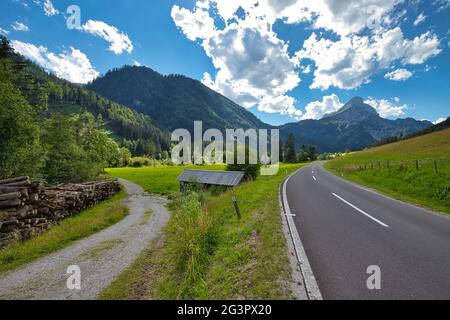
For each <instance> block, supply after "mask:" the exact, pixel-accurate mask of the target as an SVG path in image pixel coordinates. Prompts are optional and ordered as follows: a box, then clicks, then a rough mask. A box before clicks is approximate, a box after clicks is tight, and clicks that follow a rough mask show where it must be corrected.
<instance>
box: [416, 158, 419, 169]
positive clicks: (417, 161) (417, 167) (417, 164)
mask: <svg viewBox="0 0 450 320" xmlns="http://www.w3.org/2000/svg"><path fill="white" fill-rule="evenodd" d="M416 170H417V171H419V160H416Z"/></svg>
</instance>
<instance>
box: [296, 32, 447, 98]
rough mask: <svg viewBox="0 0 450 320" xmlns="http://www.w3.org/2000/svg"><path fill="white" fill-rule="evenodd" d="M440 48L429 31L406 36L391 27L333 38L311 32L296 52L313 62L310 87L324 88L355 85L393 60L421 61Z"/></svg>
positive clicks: (403, 61)
mask: <svg viewBox="0 0 450 320" xmlns="http://www.w3.org/2000/svg"><path fill="white" fill-rule="evenodd" d="M440 52H441V49H439V39H438V38H437V36H436V35H434V34H432V33H431V32H426V33H424V34H422V35H420V36H417V37H416V38H414V39H412V40H409V39H405V38H404V36H403V32H402V31H401V30H400V28H395V29H392V30H388V31H384V32H380V33H377V34H375V35H373V36H372V37H369V36H358V35H351V36H346V37H341V39H340V40H337V41H333V40H330V39H325V38H320V39H318V35H317V34H316V33H313V34H312V35H311V36H310V38H309V39H307V40H306V41H305V42H304V45H303V49H302V50H300V51H299V52H298V53H297V56H298V57H299V59H301V60H302V59H309V60H313V61H314V63H315V65H316V70H315V72H314V81H313V84H312V85H311V88H312V89H322V90H327V89H329V88H330V87H337V88H340V89H355V88H358V87H360V86H361V85H362V84H364V83H368V82H370V79H371V76H372V75H373V73H374V72H376V71H377V70H383V69H386V68H388V67H389V66H390V65H391V64H393V63H394V62H399V63H401V64H402V65H408V64H412V65H415V64H422V63H424V62H425V61H427V60H428V59H429V58H431V57H433V56H435V55H437V54H439V53H440Z"/></svg>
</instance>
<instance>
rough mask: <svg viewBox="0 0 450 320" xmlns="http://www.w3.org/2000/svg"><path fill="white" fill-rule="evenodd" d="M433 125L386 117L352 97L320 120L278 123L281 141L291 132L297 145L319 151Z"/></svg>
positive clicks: (360, 146)
mask: <svg viewBox="0 0 450 320" xmlns="http://www.w3.org/2000/svg"><path fill="white" fill-rule="evenodd" d="M431 125H432V123H431V122H429V121H417V120H415V119H412V118H407V119H397V120H389V119H384V118H381V117H380V116H379V115H378V113H377V112H376V110H375V109H374V108H372V107H371V106H369V105H367V104H365V103H364V101H363V99H362V98H360V97H355V98H353V99H352V100H350V101H349V102H348V103H347V104H346V105H344V106H343V107H342V108H341V109H340V110H338V111H337V112H335V113H331V114H328V115H325V116H324V117H323V118H322V119H321V120H303V121H300V122H298V123H289V124H286V125H284V126H281V127H280V129H281V136H282V138H283V140H285V139H286V137H287V136H288V135H289V133H293V134H294V136H295V140H296V144H297V147H299V146H301V145H303V144H304V145H310V144H312V145H315V146H316V147H317V148H318V150H319V151H320V152H339V151H345V150H347V149H349V150H360V149H364V148H366V147H369V146H372V145H373V144H375V143H376V142H377V141H379V140H381V139H383V138H386V137H393V136H399V135H403V136H405V135H409V134H412V133H415V132H417V131H420V130H424V129H426V128H428V127H430V126H431Z"/></svg>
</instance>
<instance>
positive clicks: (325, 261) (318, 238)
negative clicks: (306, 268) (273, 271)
mask: <svg viewBox="0 0 450 320" xmlns="http://www.w3.org/2000/svg"><path fill="white" fill-rule="evenodd" d="M322 165H323V164H322V163H315V164H313V165H312V166H308V167H304V168H302V169H301V170H299V171H298V172H297V173H296V174H295V175H293V176H292V177H291V178H290V179H289V180H288V181H287V182H286V196H287V202H288V205H289V208H290V211H291V214H293V220H294V223H295V226H296V228H297V232H298V233H299V236H300V238H301V242H302V244H303V247H304V250H305V252H306V255H307V258H308V259H309V263H310V265H311V268H312V271H313V273H314V276H315V278H316V280H317V284H318V286H319V288H320V291H321V294H322V296H323V298H324V299H450V219H449V217H447V216H444V215H441V214H436V213H432V212H430V211H427V210H425V209H422V208H418V207H415V206H412V205H410V204H406V203H403V202H400V201H397V200H394V199H391V198H388V197H386V196H383V195H380V194H378V193H376V192H374V191H371V190H369V189H366V188H363V187H360V186H358V185H356V184H353V183H350V182H348V181H346V180H343V179H341V178H338V177H336V176H335V175H332V174H330V173H329V172H327V171H326V170H325V169H323V167H322ZM369 266H379V268H380V271H381V289H379V290H377V289H375V290H369V289H368V287H367V280H368V278H369V276H370V275H371V274H368V273H367V269H368V267H369ZM372 272H373V271H372ZM371 283H373V282H371Z"/></svg>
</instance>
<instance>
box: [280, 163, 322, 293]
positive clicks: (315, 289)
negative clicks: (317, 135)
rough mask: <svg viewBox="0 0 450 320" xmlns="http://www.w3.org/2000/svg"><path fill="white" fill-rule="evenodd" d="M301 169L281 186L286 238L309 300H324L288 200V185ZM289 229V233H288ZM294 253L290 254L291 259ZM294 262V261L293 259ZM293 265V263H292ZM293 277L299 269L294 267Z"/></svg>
mask: <svg viewBox="0 0 450 320" xmlns="http://www.w3.org/2000/svg"><path fill="white" fill-rule="evenodd" d="M301 169H303V168H300V169H299V170H297V171H295V172H294V173H292V174H291V175H290V176H289V177H287V178H286V180H284V182H283V183H282V184H281V186H280V194H279V198H280V204H281V205H280V212H281V215H282V219H283V230H284V233H285V237H286V240H287V241H288V247H290V249H291V248H292V249H294V252H295V257H296V261H294V264H295V265H297V267H298V268H299V269H300V274H301V278H302V280H303V285H304V289H306V296H307V297H306V298H307V299H308V300H323V297H322V294H321V292H320V289H319V285H318V284H317V281H316V278H315V276H314V273H313V271H312V269H311V265H310V263H309V260H308V257H307V255H306V252H305V249H304V247H303V244H302V241H301V239H300V236H299V233H298V230H297V227H296V226H295V223H294V219H293V216H292V213H291V209H290V207H289V202H288V200H287V194H286V185H287V183H288V182H289V180H290V179H291V177H292V176H294V175H295V174H297V173H298V172H299V171H300V170H301ZM286 231H287V233H286ZM292 258H293V255H290V260H291V259H292ZM291 262H292V261H291ZM291 266H292V263H291ZM292 271H293V277H295V273H296V272H298V270H296V269H293V270H292Z"/></svg>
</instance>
